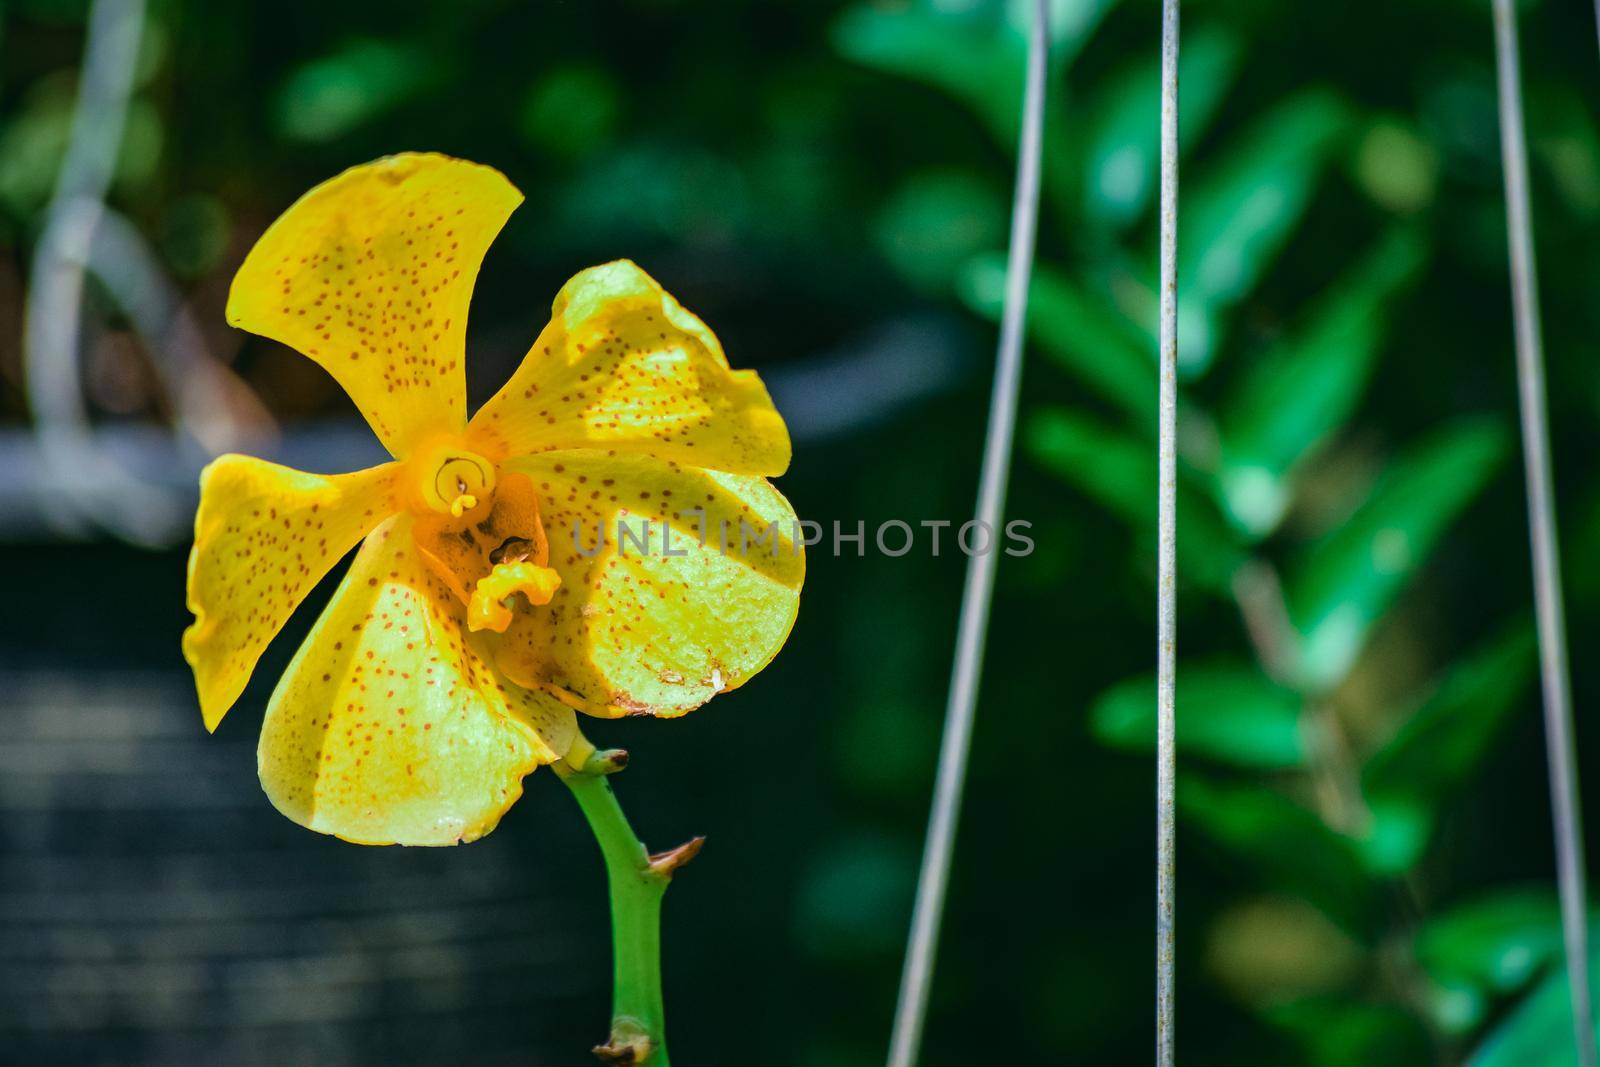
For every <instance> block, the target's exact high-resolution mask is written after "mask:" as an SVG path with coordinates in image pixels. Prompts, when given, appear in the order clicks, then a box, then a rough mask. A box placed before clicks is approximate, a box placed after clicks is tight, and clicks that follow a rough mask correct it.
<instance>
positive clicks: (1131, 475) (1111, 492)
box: [1023, 408, 1241, 590]
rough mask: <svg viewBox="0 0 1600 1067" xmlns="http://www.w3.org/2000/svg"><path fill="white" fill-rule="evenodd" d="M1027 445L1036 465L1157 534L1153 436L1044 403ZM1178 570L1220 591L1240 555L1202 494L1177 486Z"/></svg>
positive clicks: (1032, 419)
mask: <svg viewBox="0 0 1600 1067" xmlns="http://www.w3.org/2000/svg"><path fill="white" fill-rule="evenodd" d="M1023 443H1024V447H1025V448H1026V449H1027V450H1028V451H1029V452H1030V453H1031V454H1032V455H1033V456H1034V457H1035V458H1037V459H1038V460H1039V462H1040V463H1041V464H1043V466H1044V467H1045V468H1046V469H1047V470H1050V471H1052V472H1054V473H1055V474H1058V475H1060V476H1061V477H1062V478H1063V479H1064V480H1066V481H1067V482H1069V483H1071V484H1073V485H1075V486H1077V487H1078V488H1079V489H1080V490H1082V491H1083V492H1084V493H1086V494H1087V495H1088V496H1090V497H1092V498H1093V499H1095V500H1097V501H1099V502H1100V503H1101V504H1103V505H1105V506H1106V507H1107V508H1108V509H1110V510H1111V511H1113V512H1115V513H1116V514H1118V515H1119V516H1121V517H1122V518H1123V519H1124V520H1126V521H1127V522H1128V523H1129V524H1130V525H1132V526H1133V528H1134V529H1135V531H1137V532H1138V534H1139V535H1140V536H1141V537H1142V538H1144V539H1146V540H1148V541H1151V542H1152V543H1153V540H1154V538H1155V535H1156V493H1155V484H1156V452H1155V446H1154V445H1153V444H1150V443H1145V442H1140V441H1136V440H1134V439H1132V438H1130V437H1129V436H1128V435H1127V434H1125V433H1123V432H1121V431H1119V430H1116V429H1114V428H1112V427H1110V426H1106V425H1104V424H1101V423H1099V422H1097V421H1096V420H1094V419H1091V418H1089V417H1087V416H1084V415H1081V414H1078V413H1075V412H1070V411H1067V410H1065V409H1062V408H1042V409H1039V410H1036V411H1034V412H1033V413H1031V414H1030V415H1029V416H1028V418H1027V420H1026V421H1025V422H1024V423H1023ZM1178 526H1179V528H1180V529H1182V530H1183V536H1181V537H1179V538H1178V571H1179V573H1180V574H1183V575H1184V576H1185V577H1186V578H1188V579H1190V580H1193V581H1195V582H1197V583H1199V584H1201V585H1203V586H1205V587H1207V588H1210V589H1214V590H1225V589H1226V588H1227V586H1228V582H1229V580H1230V579H1231V577H1232V575H1233V572H1234V570H1235V569H1236V568H1237V567H1238V565H1239V563H1240V561H1241V556H1240V552H1239V548H1238V546H1237V544H1235V542H1234V540H1233V537H1232V534H1231V533H1230V532H1229V531H1228V528H1227V525H1226V523H1224V522H1223V521H1222V518H1221V516H1219V515H1218V514H1217V511H1216V507H1215V506H1214V505H1213V504H1212V503H1211V501H1210V500H1209V499H1208V498H1207V497H1206V495H1205V494H1203V493H1199V492H1196V491H1195V490H1194V489H1193V488H1192V487H1190V486H1189V485H1188V484H1187V483H1186V482H1182V481H1180V484H1179V486H1178Z"/></svg>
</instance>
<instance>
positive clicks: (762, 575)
mask: <svg viewBox="0 0 1600 1067" xmlns="http://www.w3.org/2000/svg"><path fill="white" fill-rule="evenodd" d="M510 465H511V466H512V467H514V468H515V469H517V470H519V471H522V472H524V473H526V474H527V475H528V476H529V477H530V478H531V479H532V480H533V482H534V484H535V486H536V487H537V488H538V490H539V493H540V508H541V511H542V514H543V517H544V524H545V532H546V536H547V537H548V538H549V546H550V559H549V564H550V566H551V567H552V568H554V569H555V571H556V572H557V574H558V575H559V577H560V579H561V582H560V585H559V586H558V587H557V588H556V589H555V591H554V593H553V595H552V596H551V598H550V602H549V603H548V604H546V605H544V606H542V607H535V608H532V609H531V610H523V611H519V612H517V613H516V616H515V618H514V620H513V622H512V623H511V625H510V627H509V628H508V629H507V630H506V632H505V633H504V634H503V635H502V637H501V646H500V648H501V651H500V661H499V662H500V665H501V667H502V668H503V669H504V670H505V671H506V673H507V674H508V675H509V676H510V677H512V678H513V679H515V680H516V681H518V682H519V683H521V684H524V685H541V684H542V685H546V686H548V687H549V688H550V690H551V691H553V692H556V693H557V694H558V695H561V696H563V697H564V698H566V699H569V700H571V701H572V702H573V703H574V704H575V706H576V705H578V704H580V703H581V705H582V707H583V710H586V711H588V712H590V713H592V714H597V715H625V714H651V715H663V716H672V715H681V714H683V713H684V712H686V711H689V710H691V709H693V708H697V707H699V706H700V705H701V704H704V703H705V702H706V701H707V700H709V699H711V697H713V696H715V695H716V694H717V693H718V692H722V691H725V690H729V689H733V688H735V687H736V686H739V685H742V684H743V683H744V682H745V681H746V680H748V679H749V678H750V677H751V676H752V675H754V674H755V673H756V672H757V671H759V670H761V668H762V667H764V666H766V665H767V663H768V662H769V661H770V660H771V659H772V657H773V656H774V655H776V654H777V651H778V649H779V648H780V647H782V645H783V642H784V640H785V639H786V638H787V637H788V635H789V630H790V628H791V627H792V626H793V625H794V619H795V613H796V611H797V610H798V606H799V600H800V586H801V583H802V581H803V579H804V577H805V556H804V552H803V549H802V547H801V546H800V544H799V542H798V530H797V526H796V521H795V515H794V511H793V510H792V509H791V508H790V507H789V502H788V501H787V500H785V499H784V498H783V497H782V496H781V495H780V494H779V493H778V492H777V490H775V489H773V488H772V486H771V485H769V484H768V483H767V482H766V480H765V479H763V478H758V477H752V476H748V475H736V474H724V473H719V472H712V471H705V470H700V469H697V468H690V467H683V466H680V465H678V464H675V463H672V462H669V461H663V460H659V459H655V458H652V457H650V456H639V455H625V454H623V455H611V454H609V453H606V452H594V451H574V452H562V453H554V454H550V455H544V456H532V457H526V458H524V459H519V460H514V461H512V462H511V464H510ZM619 520H620V521H621V523H622V524H623V526H624V527H625V531H624V533H625V534H626V536H619V529H618V522H619ZM646 523H648V524H649V528H648V530H646ZM602 527H603V528H604V531H605V533H604V538H605V539H604V542H603V543H602V542H601V541H600V540H599V536H600V535H599V532H598V531H599V529H600V528H602ZM702 532H703V533H704V543H703V544H702V539H701V534H702ZM723 545H726V546H727V551H726V552H724V551H723Z"/></svg>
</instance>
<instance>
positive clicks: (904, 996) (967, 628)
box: [889, 0, 1049, 1067]
mask: <svg viewBox="0 0 1600 1067" xmlns="http://www.w3.org/2000/svg"><path fill="white" fill-rule="evenodd" d="M1048 52H1049V10H1048V6H1047V0H1035V3H1034V5H1033V25H1032V28H1031V32H1030V33H1029V36H1028V70H1027V84H1026V89H1025V91H1024V93H1023V103H1022V112H1023V117H1022V134H1021V139H1020V143H1019V145H1018V149H1017V184H1016V193H1015V198H1014V199H1013V201H1012V207H1011V247H1010V256H1009V260H1008V262H1007V265H1006V299H1005V311H1004V313H1003V315H1002V318H1001V323H1000V343H999V347H998V350H997V352H996V356H995V374H994V391H993V393H992V394H991V395H990V398H989V429H988V435H987V439H986V440H985V441H984V446H983V474H982V477H981V479H980V481H979V488H978V513H977V518H978V521H979V522H981V523H984V524H986V528H987V530H988V539H989V540H988V549H989V550H988V551H984V552H978V553H976V554H974V555H972V556H970V557H969V559H968V563H967V578H966V586H965V588H964V589H963V591H962V598H961V619H960V622H959V624H958V627H957V636H956V660H955V665H954V668H953V669H952V672H951V678H950V696H949V702H948V703H947V704H946V706H945V723H944V737H943V740H942V742H941V743H940V748H939V769H938V774H937V777H936V779H935V782H934V790H933V811H932V813H931V814H930V816H929V819H928V836H927V840H926V841H925V842H924V844H923V851H922V870H921V872H920V873H919V875H918V877H917V899H916V904H915V906H914V907H913V909H912V913H911V936H910V941H909V944H908V945H907V947H906V961H905V968H904V970H903V971H902V973H901V975H900V997H899V1001H898V1003H897V1004H896V1005H895V1017H894V1035H893V1037H892V1039H891V1041H890V1046H889V1064H890V1067H912V1065H913V1064H915V1063H916V1062H917V1054H918V1052H919V1050H920V1048H921V1044H922V1029H923V1023H924V1022H925V1020H926V1018H927V1013H928V991H929V989H930V987H931V986H932V984H933V965H934V956H935V954H936V952H937V949H938V941H939V923H940V920H941V918H942V917H943V914H944V899H945V890H946V888H947V887H948V884H949V877H950V861H951V856H952V854H953V852H954V849H955V836H956V821H957V818H958V816H959V814H960V811H961V794H962V787H963V786H964V784H965V782H966V777H967V754H968V752H969V751H970V750H971V747H972V722H973V717H974V714H975V712H976V710H977V704H978V681H979V676H980V674H981V672H982V668H983V648H984V637H985V635H986V631H987V630H988V625H989V603H990V600H991V599H992V597H993V593H994V571H995V563H996V557H997V556H998V555H999V553H998V550H997V545H998V543H999V532H1000V519H1001V512H1002V510H1003V508H1004V505H1005V496H1006V479H1007V477H1008V475H1009V473H1010V469H1011V443H1012V439H1013V437H1014V436H1015V432H1016V424H1017V396H1018V391H1019V388H1020V386H1021V382H1022V331H1023V323H1024V319H1025V318H1026V313H1027V307H1028V284H1029V280H1030V276H1031V274H1032V271H1033V241H1034V232H1035V230H1036V229H1037V225H1038V219H1039V172H1040V154H1041V146H1042V143H1043V140H1044V92H1045V61H1046V59H1047V57H1048V56H1047V54H1048ZM983 528H984V527H980V529H983Z"/></svg>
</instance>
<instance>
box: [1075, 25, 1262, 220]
mask: <svg viewBox="0 0 1600 1067" xmlns="http://www.w3.org/2000/svg"><path fill="white" fill-rule="evenodd" d="M1238 58H1239V40H1238V38H1237V37H1236V36H1235V35H1234V34H1233V33H1232V32H1231V31H1227V30H1223V29H1220V28H1217V27H1215V26H1207V27H1201V28H1200V29H1198V30H1195V31H1193V32H1189V33H1185V34H1184V41H1183V52H1182V54H1181V56H1180V57H1179V60H1178V80H1179V82H1180V83H1181V84H1182V85H1183V92H1182V93H1181V94H1179V96H1178V136H1179V137H1180V138H1181V139H1182V143H1183V146H1184V147H1188V146H1189V145H1190V144H1192V143H1194V141H1195V139H1196V138H1198V137H1199V136H1200V134H1201V133H1203V132H1204V131H1205V129H1206V128H1207V127H1208V126H1209V125H1210V123H1211V118H1212V116H1213V115H1214V114H1215V113H1216V109H1217V105H1218V104H1220V103H1221V102H1222V97H1223V94H1224V93H1225V92H1226V90H1227V88H1228V86H1229V85H1230V84H1231V83H1232V81H1233V77H1234V74H1235V72H1236V71H1237V70H1238ZM1160 72H1161V61H1160V57H1159V56H1153V57H1151V58H1149V59H1145V60H1141V61H1139V62H1137V63H1134V64H1131V65H1130V66H1128V67H1127V68H1125V69H1124V70H1123V71H1122V72H1121V73H1119V74H1117V75H1116V76H1115V77H1114V78H1113V79H1112V82H1111V84H1110V85H1109V86H1108V87H1107V89H1106V90H1105V91H1104V92H1103V93H1102V94H1100V96H1099V97H1098V98H1097V102H1096V104H1095V105H1094V106H1091V107H1090V108H1089V116H1090V118H1089V122H1090V130H1089V134H1088V146H1087V150H1086V153H1085V154H1086V156H1087V159H1086V161H1085V163H1084V166H1083V171H1084V175H1085V178H1084V181H1085V187H1084V208H1085V214H1087V215H1088V216H1089V218H1091V219H1097V220H1099V221H1101V222H1104V223H1106V224H1107V225H1110V226H1113V227H1116V228H1123V227H1126V226H1128V225H1130V224H1131V223H1133V222H1134V221H1135V220H1136V219H1137V218H1138V217H1139V215H1140V214H1141V213H1142V212H1143V211H1144V209H1145V207H1146V206H1147V205H1148V204H1149V202H1150V197H1151V196H1152V195H1153V192H1154V190H1155V185H1156V167H1157V157H1158V155H1159V151H1160V143H1159V141H1160V127H1159V125H1158V124H1157V123H1154V122H1151V121H1150V116H1151V115H1155V114H1158V113H1159V111H1160V106H1161V78H1160Z"/></svg>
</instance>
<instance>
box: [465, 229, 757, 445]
mask: <svg viewBox="0 0 1600 1067" xmlns="http://www.w3.org/2000/svg"><path fill="white" fill-rule="evenodd" d="M467 440H468V442H469V443H471V445H472V446H473V447H475V448H476V449H478V450H479V451H481V452H483V453H484V454H485V455H490V456H493V457H495V458H496V459H506V458H509V457H513V456H520V455H527V454H530V453H536V452H549V451H554V450H559V449H572V448H604V449H610V450H615V451H618V452H631V453H640V454H644V455H649V456H654V457H656V458H658V459H670V460H674V461H676V462H679V463H686V464H693V465H695V466H697V467H705V468H709V469H712V470H723V471H732V472H736V473H739V474H760V475H778V474H782V473H783V472H784V471H785V470H786V469H787V468H788V466H789V431H788V429H787V428H786V427H785V426H784V424H783V419H782V418H781V417H780V416H779V415H778V412H777V410H776V409H775V408H774V407H773V406H772V399H771V398H770V397H769V396H768V395H767V389H766V386H764V385H762V384H761V379H760V378H759V377H758V376H757V375H756V373H755V372H754V371H749V370H744V371H735V370H730V369H729V368H728V360H727V357H726V356H724V355H723V353H722V346H721V344H719V343H718V341H717V338H716V336H715V335H714V334H712V332H711V331H710V330H709V329H707V328H706V325H705V323H703V322H701V321H700V320H699V319H697V318H695V316H694V315H692V314H690V313H689V312H688V311H685V310H684V308H683V306H682V305H681V304H679V303H678V302H677V301H676V300H674V299H673V298H672V297H671V295H669V294H668V293H667V292H666V291H664V290H663V289H662V288H661V286H659V285H657V284H656V282H655V280H654V279H653V278H651V277H650V276H649V275H648V274H646V273H645V272H644V271H642V270H640V269H639V268H638V267H637V266H635V265H634V264H632V263H630V262H628V261H627V260H619V261H618V262H615V263H607V264H604V265H603V266H599V267H591V268H589V269H588V270H586V271H584V272H582V273H581V274H579V275H577V276H576V277H574V278H573V279H572V280H571V281H569V282H568V283H567V284H566V285H565V286H563V287H562V289H561V293H560V294H559V295H558V296H557V297H556V300H555V304H554V307H553V308H552V310H551V319H550V324H549V325H548V326H546V327H545V329H544V332H543V333H541V334H540V335H539V339H538V340H537V341H535V342H534V345H533V348H532V350H531V351H529V353H528V355H527V356H526V357H525V358H524V359H523V361H522V366H520V367H519V368H517V372H516V373H515V374H514V375H512V377H511V380H510V381H509V382H507V383H506V385H505V388H503V389H501V390H500V392H499V393H497V394H496V395H495V397H494V399H492V400H490V401H489V402H488V403H487V404H485V405H484V406H483V408H482V410H480V411H479V412H478V413H477V414H476V415H474V416H473V417H472V422H471V424H470V425H469V427H468V430H467Z"/></svg>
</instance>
